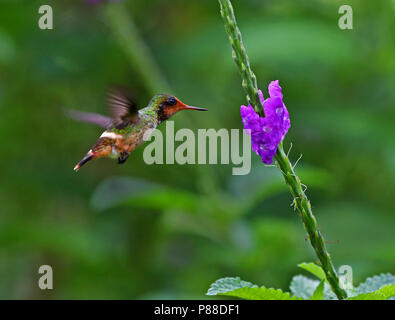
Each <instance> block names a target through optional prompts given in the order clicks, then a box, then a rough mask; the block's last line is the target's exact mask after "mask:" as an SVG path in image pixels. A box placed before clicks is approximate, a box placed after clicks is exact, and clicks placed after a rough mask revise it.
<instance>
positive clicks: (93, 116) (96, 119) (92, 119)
mask: <svg viewBox="0 0 395 320" xmlns="http://www.w3.org/2000/svg"><path fill="white" fill-rule="evenodd" d="M63 110H64V113H65V114H66V115H67V116H69V117H70V118H71V119H74V120H77V121H81V122H87V123H92V124H96V125H98V126H99V127H102V128H105V129H108V128H109V127H111V125H112V119H111V118H110V117H106V116H103V115H101V114H98V113H91V112H83V111H77V110H72V109H63Z"/></svg>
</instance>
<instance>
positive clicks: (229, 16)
mask: <svg viewBox="0 0 395 320" xmlns="http://www.w3.org/2000/svg"><path fill="white" fill-rule="evenodd" d="M218 1H219V4H220V7H221V15H222V18H223V20H224V23H225V30H226V32H227V33H228V35H229V40H230V44H231V46H232V56H233V59H234V60H235V62H236V65H237V67H238V68H239V72H240V74H241V78H242V86H243V88H244V90H245V92H246V93H247V101H248V103H250V104H251V105H252V106H253V107H254V109H255V110H256V111H257V112H259V113H260V114H261V115H262V113H263V110H262V106H261V104H260V102H259V99H258V97H257V94H258V86H257V81H256V77H255V75H254V73H253V72H252V70H251V67H250V63H249V59H248V56H247V53H246V50H245V48H244V45H243V42H242V38H241V33H240V30H239V28H238V26H237V23H236V18H235V15H234V12H233V8H232V4H231V2H230V0H218ZM275 160H276V166H277V167H278V168H279V169H280V171H281V173H282V175H283V177H284V179H285V182H286V184H287V185H288V186H289V189H290V191H291V194H292V196H293V198H294V205H295V207H296V209H297V210H298V212H299V213H300V215H301V217H302V221H303V224H304V227H305V229H306V231H307V233H308V238H309V240H310V243H311V245H312V247H313V249H314V251H315V253H316V255H317V257H318V259H319V261H320V263H321V267H322V269H323V270H324V272H325V275H326V278H327V281H328V282H329V285H330V286H331V288H332V290H333V292H334V293H335V294H336V296H337V297H338V298H339V299H345V298H347V294H346V292H345V291H344V290H343V289H342V288H341V287H340V285H339V278H338V276H337V274H336V271H335V268H334V266H333V263H332V260H331V257H330V256H329V253H328V251H327V249H326V246H325V239H324V237H323V236H322V234H321V232H320V230H319V228H318V223H317V219H316V218H315V217H314V214H313V211H312V209H311V204H310V200H309V199H308V198H307V196H306V194H305V192H304V190H303V185H302V182H301V181H300V179H299V177H298V176H297V175H296V174H295V171H294V167H293V166H292V164H291V162H290V160H289V158H288V156H287V155H286V154H285V152H284V149H283V145H282V143H280V144H279V146H278V148H277V153H276V155H275Z"/></svg>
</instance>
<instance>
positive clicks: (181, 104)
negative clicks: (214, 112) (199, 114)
mask: <svg viewBox="0 0 395 320" xmlns="http://www.w3.org/2000/svg"><path fill="white" fill-rule="evenodd" d="M177 104H178V108H179V110H198V111H208V109H205V108H198V107H194V106H188V105H186V104H185V103H182V102H181V101H180V100H178V103H177Z"/></svg>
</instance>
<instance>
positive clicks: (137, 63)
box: [104, 3, 170, 95]
mask: <svg viewBox="0 0 395 320" xmlns="http://www.w3.org/2000/svg"><path fill="white" fill-rule="evenodd" d="M104 13H105V15H106V18H107V19H106V21H107V23H108V26H109V27H110V29H111V31H112V32H113V34H114V36H115V39H116V40H117V41H118V43H119V48H120V49H121V50H123V52H124V53H125V55H126V57H127V58H128V61H129V63H130V64H131V66H132V68H133V69H134V71H135V72H136V75H137V76H139V77H140V79H141V81H142V82H143V83H144V85H145V87H146V88H147V89H148V90H149V92H150V94H152V95H154V94H156V93H158V90H159V92H170V90H169V85H168V83H167V81H166V80H165V78H164V77H163V76H162V73H161V71H160V69H159V67H158V65H157V64H156V63H155V60H154V58H153V57H152V54H151V51H150V50H149V48H148V47H147V46H146V44H145V42H144V41H143V39H142V38H141V37H140V35H139V32H138V30H137V28H136V25H135V24H134V22H133V19H132V17H131V16H130V15H129V14H128V13H127V9H126V6H125V4H121V3H109V4H108V5H106V7H105V8H104Z"/></svg>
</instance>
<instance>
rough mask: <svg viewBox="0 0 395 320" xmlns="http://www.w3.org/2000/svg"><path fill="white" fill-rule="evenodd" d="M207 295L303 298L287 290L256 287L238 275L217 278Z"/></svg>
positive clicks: (260, 298)
mask: <svg viewBox="0 0 395 320" xmlns="http://www.w3.org/2000/svg"><path fill="white" fill-rule="evenodd" d="M207 295H210V296H214V295H221V296H231V297H236V298H241V299H246V300H303V299H302V298H298V297H291V295H290V294H289V292H283V291H282V290H280V289H273V288H269V289H268V288H265V287H263V286H262V287H258V286H257V285H254V284H252V283H251V282H247V281H243V280H241V279H240V278H239V277H234V278H231V277H228V278H222V279H218V280H217V281H215V282H214V283H213V284H212V285H211V286H210V289H209V290H208V291H207Z"/></svg>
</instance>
